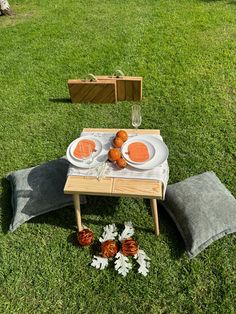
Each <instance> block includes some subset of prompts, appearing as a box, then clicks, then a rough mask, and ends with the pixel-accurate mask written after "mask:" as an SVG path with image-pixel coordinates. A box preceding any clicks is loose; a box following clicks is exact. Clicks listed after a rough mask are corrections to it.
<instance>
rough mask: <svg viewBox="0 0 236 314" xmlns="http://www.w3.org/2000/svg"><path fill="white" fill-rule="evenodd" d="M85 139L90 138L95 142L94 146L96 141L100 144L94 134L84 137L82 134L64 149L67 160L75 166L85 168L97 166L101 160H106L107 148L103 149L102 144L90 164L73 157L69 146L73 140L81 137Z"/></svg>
mask: <svg viewBox="0 0 236 314" xmlns="http://www.w3.org/2000/svg"><path fill="white" fill-rule="evenodd" d="M82 138H83V139H85V138H89V139H92V140H94V141H95V142H96V147H98V146H97V142H99V143H100V145H101V146H102V143H101V142H100V141H99V139H97V138H96V137H94V136H89V137H86V136H82V137H80V138H78V139H76V140H74V141H73V142H72V143H70V145H69V146H68V148H67V151H66V157H67V159H68V160H69V162H70V163H71V164H72V165H74V166H76V167H79V168H84V169H87V168H95V167H97V166H98V165H99V164H100V163H101V162H104V161H106V160H107V150H106V149H103V146H102V150H101V151H100V153H99V154H97V155H96V156H95V157H94V158H93V161H92V162H91V164H88V163H86V162H85V161H80V160H78V159H76V158H75V157H73V156H72V154H71V146H72V145H73V144H74V142H75V141H79V140H81V139H82Z"/></svg>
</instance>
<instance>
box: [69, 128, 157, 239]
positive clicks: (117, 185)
mask: <svg viewBox="0 0 236 314" xmlns="http://www.w3.org/2000/svg"><path fill="white" fill-rule="evenodd" d="M117 131H118V129H93V128H89V129H83V132H92V133H94V132H109V133H110V132H112V133H114V136H115V134H116V132H117ZM126 131H127V133H128V134H134V133H136V132H137V133H138V134H139V135H141V134H156V135H159V134H160V131H159V130H138V131H136V130H133V129H126ZM121 171H122V170H121ZM64 193H65V194H72V195H73V199H74V206H75V214H76V223H77V227H78V230H79V231H81V230H83V226H82V221H81V211H80V195H103V196H119V197H120V196H125V197H135V198H136V197H141V198H147V199H150V204H151V209H152V216H153V222H154V229H155V234H156V235H159V233H160V231H159V222H158V209H157V199H160V200H162V199H163V183H162V182H161V181H157V180H148V179H133V178H132V179H129V178H112V177H105V178H103V179H102V180H100V181H99V180H97V178H95V177H91V176H74V175H73V176H68V177H67V181H66V184H65V187H64Z"/></svg>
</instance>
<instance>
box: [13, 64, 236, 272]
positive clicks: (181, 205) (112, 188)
mask: <svg viewBox="0 0 236 314" xmlns="http://www.w3.org/2000/svg"><path fill="white" fill-rule="evenodd" d="M142 80H143V79H142V77H129V76H124V74H123V72H122V71H120V70H118V71H116V72H115V74H114V76H110V77H109V76H97V77H96V76H94V75H93V74H90V75H88V79H84V80H68V88H69V93H70V97H71V101H72V102H75V103H79V102H80V101H83V102H84V103H88V104H89V103H91V104H92V103H96V102H100V103H104V105H106V106H109V105H108V103H107V102H108V101H109V99H112V100H114V101H117V100H119V101H124V100H127V99H129V100H132V101H134V99H137V100H138V101H139V102H140V101H141V100H142ZM110 84H112V86H113V89H112V91H111V89H110ZM107 87H108V88H107ZM111 95H112V96H111ZM141 108H142V107H141V105H140V104H135V103H133V104H132V106H131V112H130V118H131V123H132V126H133V127H134V129H113V128H84V129H83V130H82V132H81V134H80V137H78V138H76V139H74V140H73V141H72V142H71V143H70V144H69V145H68V147H67V149H66V157H65V158H66V159H67V161H68V163H69V166H68V169H67V173H66V177H64V178H63V177H62V172H60V171H58V169H56V168H55V169H50V174H49V175H47V174H46V173H47V171H48V172H49V170H46V171H41V172H40V170H39V171H38V172H36V174H35V175H33V177H34V179H33V180H31V181H34V180H37V189H36V190H35V189H34V193H33V196H32V198H34V197H35V198H36V201H35V203H37V207H38V212H36V213H33V212H34V210H35V208H34V202H32V200H31V197H29V200H27V201H28V202H29V203H30V205H31V206H30V207H29V209H28V210H29V213H28V212H27V210H26V209H27V203H26V204H25V203H24V202H25V199H24V202H23V201H22V200H19V197H18V195H17V190H18V189H22V188H23V184H22V182H20V180H16V179H15V174H13V173H10V174H8V176H7V178H8V180H9V181H10V182H11V185H12V190H13V195H14V194H16V195H17V196H16V199H13V202H12V206H13V207H16V208H15V209H14V216H13V220H12V223H11V226H10V230H12V231H14V230H15V229H16V228H17V227H18V226H20V225H21V224H22V223H23V222H24V221H27V220H28V219H30V218H31V216H30V214H31V215H32V217H34V216H36V215H39V214H43V213H45V212H46V211H50V210H52V209H57V208H59V207H63V205H65V204H63V202H64V195H63V191H64V194H66V195H70V196H72V198H73V204H74V208H75V218H76V225H77V230H78V231H77V233H76V239H77V241H78V245H80V246H81V247H84V246H90V245H92V244H93V242H94V240H95V238H94V234H93V231H92V230H90V229H89V227H88V226H85V225H83V219H82V215H83V213H81V203H82V204H83V202H84V200H85V199H83V198H84V196H85V195H90V196H92V195H94V196H111V197H135V198H145V199H149V201H150V207H151V212H152V219H153V226H154V227H153V230H154V234H155V235H156V236H159V234H160V227H159V219H158V205H157V200H159V201H160V202H162V204H163V206H164V208H165V209H166V210H167V212H168V213H169V215H170V216H171V218H172V219H173V220H174V222H175V223H176V226H177V228H178V230H179V232H180V234H181V236H182V237H183V240H184V242H185V246H186V251H187V252H188V255H189V257H190V258H192V257H195V256H197V255H198V254H199V253H200V252H201V251H203V250H204V249H205V248H207V247H208V246H209V245H210V244H211V243H213V242H214V241H215V240H217V239H219V238H221V237H223V236H224V235H226V234H230V233H233V232H235V230H236V226H235V221H236V200H235V198H234V197H233V195H232V194H231V193H230V192H229V191H228V190H227V189H226V188H225V187H224V185H223V184H222V183H221V182H220V180H219V179H218V178H217V176H216V175H215V174H214V173H213V172H205V173H202V174H199V175H196V176H193V177H190V178H187V179H186V180H184V181H183V182H179V183H176V184H173V185H170V186H168V179H169V166H168V156H169V149H168V146H167V145H166V144H165V142H164V141H163V138H162V136H161V134H160V130H156V129H141V128H140V126H141V124H142V109H141ZM40 167H41V166H39V169H40ZM51 167H52V168H53V166H51ZM54 167H55V166H54ZM52 170H53V171H54V176H56V177H55V178H53V176H52V172H51V171H52ZM31 172H32V173H33V172H34V169H33V171H31V170H30V171H29V172H28V173H27V181H28V184H29V185H30V180H29V177H30V176H32V174H31ZM64 175H65V172H64ZM49 176H50V180H51V181H52V182H50V181H49V180H48V178H49ZM58 176H61V182H59V181H58V180H57V177H58ZM38 178H41V181H40V180H38ZM46 180H47V182H46ZM63 180H64V181H65V185H64V188H63V191H62V190H61V184H62V182H64V181H63ZM17 183H18V185H19V184H21V186H17V185H16V184H17ZM41 186H43V187H44V188H45V186H47V187H49V186H50V189H55V190H56V191H57V193H58V195H54V197H53V196H52V195H51V197H50V195H48V204H47V202H45V199H47V197H46V195H45V193H46V194H50V192H51V191H50V190H48V189H46V190H47V191H46V190H44V194H42V192H41ZM59 186H60V187H59ZM37 190H38V191H37ZM36 193H37V194H38V195H36ZM54 194H55V193H54ZM40 198H43V199H44V201H43V200H41V199H40ZM49 199H50V200H49ZM55 199H56V203H55V205H54V207H51V206H52V203H54V200H55ZM60 200H61V203H60ZM85 201H86V200H85ZM43 203H44V206H45V207H46V209H45V210H44V209H43V206H42V204H43ZM225 204H226V205H227V214H226V213H225V212H224V211H222V210H221V208H222V206H225ZM30 210H32V211H33V212H32V213H31V212H30ZM23 213H24V214H27V215H28V216H24V214H23ZM124 224H125V231H124V234H123V235H122V234H121V235H120V236H119V239H120V242H121V245H120V246H118V244H117V243H116V242H114V241H115V237H116V236H117V234H118V233H117V231H116V227H115V225H114V224H113V223H112V222H111V223H110V224H108V225H107V226H105V227H104V233H103V238H100V240H99V241H100V242H101V253H100V255H99V256H97V257H96V256H94V258H95V260H93V262H92V263H91V265H92V266H94V267H96V268H97V269H104V268H105V267H107V266H108V259H109V258H112V257H115V258H117V260H116V266H115V268H116V270H117V271H118V273H120V274H122V275H123V276H126V275H127V274H128V272H129V270H130V269H131V268H132V266H131V264H130V263H129V262H128V261H129V260H128V256H134V257H135V258H136V259H137V261H139V262H140V263H139V264H140V268H139V269H138V272H139V273H141V274H143V275H144V276H146V275H147V274H148V271H149V270H148V268H149V266H150V262H149V257H148V256H147V255H146V253H145V252H144V251H143V250H139V244H138V243H137V241H136V240H135V239H133V238H132V235H133V234H134V228H133V225H132V222H131V221H128V222H124ZM123 247H125V248H126V249H124V248H123ZM104 248H105V249H104ZM139 252H141V253H139Z"/></svg>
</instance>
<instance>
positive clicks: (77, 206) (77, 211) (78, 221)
mask: <svg viewBox="0 0 236 314" xmlns="http://www.w3.org/2000/svg"><path fill="white" fill-rule="evenodd" d="M73 198H74V206H75V217H76V224H77V228H78V230H79V231H82V230H83V226H82V222H81V212H80V197H79V194H78V193H76V194H73Z"/></svg>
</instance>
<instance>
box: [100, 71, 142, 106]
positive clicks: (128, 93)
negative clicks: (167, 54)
mask: <svg viewBox="0 0 236 314" xmlns="http://www.w3.org/2000/svg"><path fill="white" fill-rule="evenodd" d="M96 78H97V80H98V81H99V80H111V79H112V80H114V81H115V82H116V84H117V101H124V100H127V101H140V100H141V99H142V80H143V78H142V77H136V76H123V77H116V76H104V75H99V76H96Z"/></svg>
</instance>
